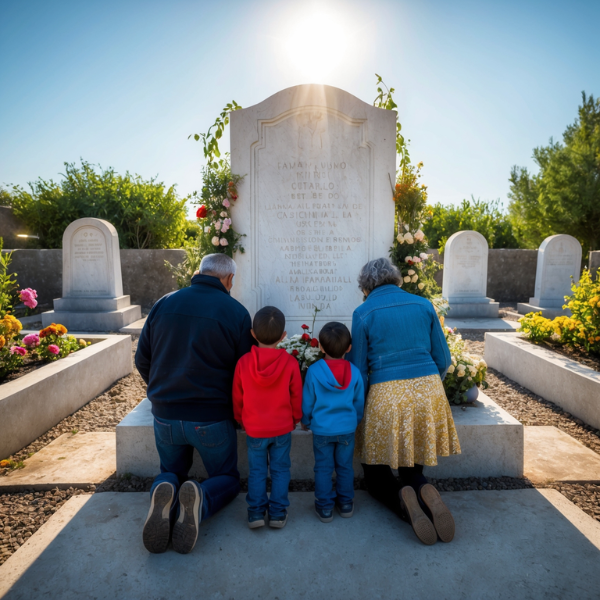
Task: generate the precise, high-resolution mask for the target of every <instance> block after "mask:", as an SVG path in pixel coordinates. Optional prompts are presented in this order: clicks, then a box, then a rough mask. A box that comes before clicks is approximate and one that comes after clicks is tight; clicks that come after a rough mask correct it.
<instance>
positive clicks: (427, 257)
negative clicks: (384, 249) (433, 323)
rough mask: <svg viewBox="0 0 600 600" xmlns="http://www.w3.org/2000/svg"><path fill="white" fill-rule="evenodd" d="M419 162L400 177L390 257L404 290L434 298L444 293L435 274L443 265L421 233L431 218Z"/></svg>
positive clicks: (396, 193)
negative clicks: (393, 238)
mask: <svg viewBox="0 0 600 600" xmlns="http://www.w3.org/2000/svg"><path fill="white" fill-rule="evenodd" d="M422 167H423V163H422V162H420V163H419V164H418V165H417V166H416V168H415V167H413V166H412V165H410V164H409V165H406V166H404V168H403V169H402V171H401V172H400V173H399V174H398V178H397V180H396V186H395V188H394V194H393V199H394V203H395V205H396V217H395V218H396V239H395V240H394V244H393V246H392V247H391V248H390V258H391V259H392V262H393V263H394V264H395V265H396V266H397V267H398V268H399V269H400V271H401V273H402V289H403V290H405V291H406V292H410V293H411V294H415V295H417V296H423V297H425V298H428V299H432V298H434V297H435V296H437V295H439V294H440V292H441V289H440V287H439V286H438V285H437V283H436V282H435V279H434V275H435V274H436V273H437V272H438V271H439V270H440V269H441V265H440V264H439V263H438V262H436V261H435V260H433V255H431V254H428V252H427V250H429V244H428V243H427V240H426V238H425V234H424V233H423V231H421V228H422V227H423V221H425V219H428V218H431V215H432V212H431V210H429V209H428V208H427V187H426V186H425V185H423V184H420V183H419V178H420V177H421V173H420V171H421V168H422Z"/></svg>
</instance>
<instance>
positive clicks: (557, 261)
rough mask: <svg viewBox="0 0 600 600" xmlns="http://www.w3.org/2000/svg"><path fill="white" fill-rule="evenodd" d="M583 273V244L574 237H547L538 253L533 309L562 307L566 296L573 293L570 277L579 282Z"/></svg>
mask: <svg viewBox="0 0 600 600" xmlns="http://www.w3.org/2000/svg"><path fill="white" fill-rule="evenodd" d="M580 274H581V244H580V243H579V242H578V241H577V240H576V239H575V238H574V237H573V236H571V235H566V234H559V235H551V236H550V237H547V238H546V239H545V240H544V241H543V242H542V243H541V245H540V248H539V250H538V259H537V271H536V273H535V296H534V297H533V298H530V299H529V303H530V304H532V305H533V306H539V307H541V308H561V307H562V306H563V304H564V303H565V296H569V295H570V294H571V276H572V277H573V281H574V282H575V283H577V282H578V281H579V275H580Z"/></svg>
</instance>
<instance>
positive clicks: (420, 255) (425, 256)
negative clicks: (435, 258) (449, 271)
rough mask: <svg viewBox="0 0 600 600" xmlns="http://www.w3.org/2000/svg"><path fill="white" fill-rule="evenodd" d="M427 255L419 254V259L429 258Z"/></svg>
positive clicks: (424, 253)
mask: <svg viewBox="0 0 600 600" xmlns="http://www.w3.org/2000/svg"><path fill="white" fill-rule="evenodd" d="M429 256H430V255H429V254H427V253H426V252H421V254H419V258H420V259H421V260H427V259H428V258H429Z"/></svg>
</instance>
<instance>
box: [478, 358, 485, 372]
mask: <svg viewBox="0 0 600 600" xmlns="http://www.w3.org/2000/svg"><path fill="white" fill-rule="evenodd" d="M477 366H478V367H479V368H480V369H487V363H486V362H485V360H483V358H482V359H481V360H480V361H479V364H478V365H477Z"/></svg>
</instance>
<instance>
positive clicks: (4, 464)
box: [0, 460, 10, 468]
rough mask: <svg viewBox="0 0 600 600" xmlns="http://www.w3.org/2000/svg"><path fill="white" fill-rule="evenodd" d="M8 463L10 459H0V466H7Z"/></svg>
mask: <svg viewBox="0 0 600 600" xmlns="http://www.w3.org/2000/svg"><path fill="white" fill-rule="evenodd" d="M9 465H10V460H0V467H3V468H4V467H8V466H9Z"/></svg>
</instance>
